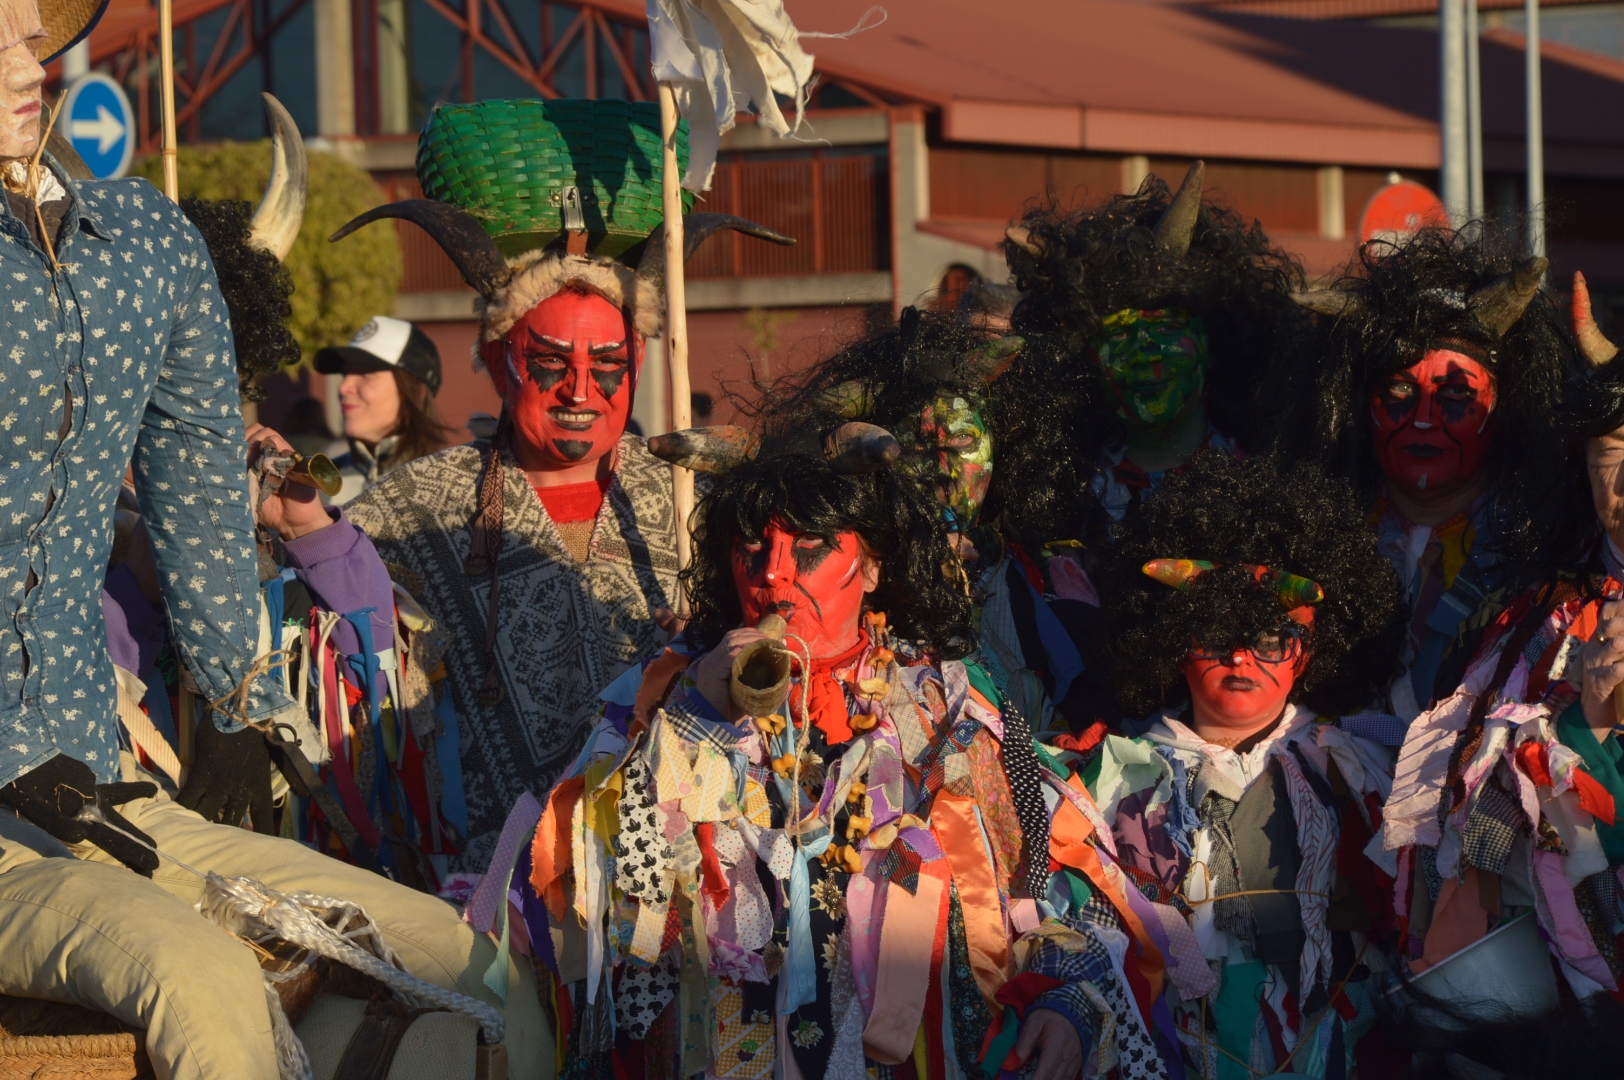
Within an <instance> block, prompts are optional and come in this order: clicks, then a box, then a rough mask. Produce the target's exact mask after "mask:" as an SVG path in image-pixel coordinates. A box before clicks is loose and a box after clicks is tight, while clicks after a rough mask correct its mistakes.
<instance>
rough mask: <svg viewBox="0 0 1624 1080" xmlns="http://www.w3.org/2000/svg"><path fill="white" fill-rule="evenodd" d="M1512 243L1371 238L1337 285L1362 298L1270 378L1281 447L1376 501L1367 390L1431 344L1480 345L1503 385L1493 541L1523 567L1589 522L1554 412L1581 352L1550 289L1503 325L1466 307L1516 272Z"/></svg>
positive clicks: (1494, 467)
mask: <svg viewBox="0 0 1624 1080" xmlns="http://www.w3.org/2000/svg"><path fill="white" fill-rule="evenodd" d="M1516 253H1517V249H1516V240H1515V238H1513V237H1510V236H1508V235H1503V234H1501V233H1499V232H1496V231H1492V230H1486V229H1476V228H1474V229H1473V230H1471V231H1467V232H1452V231H1449V230H1445V229H1440V228H1430V229H1424V230H1422V231H1421V232H1419V233H1417V234H1416V235H1415V236H1414V237H1413V238H1412V239H1410V240H1408V241H1406V242H1405V243H1403V244H1402V245H1401V246H1400V245H1394V244H1391V243H1385V242H1380V241H1373V242H1371V243H1368V244H1366V245H1364V247H1363V248H1361V249H1360V253H1359V259H1358V261H1357V263H1355V265H1354V266H1353V267H1352V269H1351V270H1350V272H1349V273H1348V274H1346V275H1344V276H1343V278H1342V279H1341V280H1340V281H1338V282H1337V283H1336V286H1335V288H1336V289H1337V290H1338V291H1339V292H1342V293H1345V294H1347V295H1348V296H1350V297H1351V298H1352V300H1353V302H1352V303H1350V304H1349V306H1348V307H1347V308H1345V309H1344V310H1343V312H1342V313H1341V314H1339V315H1334V316H1333V315H1325V316H1321V317H1320V318H1319V321H1318V326H1317V328H1316V330H1315V332H1314V333H1313V334H1312V335H1309V336H1308V337H1306V338H1305V339H1304V340H1303V342H1302V347H1301V348H1300V349H1299V352H1298V354H1297V355H1296V356H1295V357H1292V358H1290V359H1289V360H1288V361H1287V366H1286V370H1283V371H1282V372H1281V373H1280V374H1279V376H1278V377H1277V378H1275V379H1273V380H1271V381H1270V385H1271V386H1272V388H1273V389H1274V390H1275V391H1277V392H1278V393H1279V394H1280V395H1281V399H1282V401H1284V402H1285V406H1284V410H1285V412H1286V413H1287V419H1286V422H1285V423H1284V425H1283V426H1282V434H1281V438H1280V440H1279V442H1278V443H1277V445H1278V447H1279V448H1280V449H1281V450H1283V451H1284V452H1286V453H1287V454H1289V455H1290V456H1292V457H1302V458H1307V459H1309V460H1313V461H1317V462H1318V463H1319V464H1321V465H1322V466H1323V467H1324V468H1326V469H1327V470H1328V471H1330V472H1333V473H1335V474H1337V475H1339V476H1344V477H1347V478H1348V479H1350V480H1352V481H1353V483H1354V484H1355V485H1356V486H1357V487H1358V488H1359V490H1360V491H1361V492H1362V493H1363V495H1364V496H1365V499H1366V502H1367V505H1368V503H1369V502H1371V501H1373V500H1374V498H1375V496H1376V494H1377V492H1378V491H1379V489H1380V484H1381V471H1380V468H1379V466H1378V465H1377V461H1376V454H1375V450H1374V447H1373V444H1372V440H1371V426H1370V420H1369V416H1370V401H1371V395H1372V394H1373V393H1375V392H1376V390H1377V389H1378V387H1379V386H1380V384H1381V383H1383V382H1385V381H1386V379H1387V378H1388V377H1389V376H1390V375H1392V374H1393V373H1394V372H1397V371H1400V370H1402V369H1404V368H1405V367H1408V366H1409V365H1411V364H1413V363H1415V362H1416V361H1417V360H1419V359H1420V358H1421V356H1422V355H1423V354H1424V353H1425V352H1426V351H1427V350H1428V349H1430V348H1434V347H1436V346H1439V345H1454V346H1455V347H1457V348H1462V349H1464V351H1467V352H1468V353H1470V354H1472V355H1474V356H1478V357H1481V358H1482V363H1483V365H1484V367H1486V368H1487V369H1488V370H1489V372H1490V373H1491V374H1492V375H1493V376H1494V379H1495V386H1496V393H1495V407H1494V412H1493V415H1492V421H1491V422H1492V425H1493V426H1492V428H1491V431H1492V432H1493V439H1492V441H1491V443H1490V449H1489V456H1488V460H1487V461H1486V462H1485V464H1484V468H1485V469H1487V470H1488V478H1489V482H1488V495H1489V500H1490V502H1489V515H1490V517H1489V521H1490V528H1489V529H1488V530H1487V535H1486V536H1485V537H1484V542H1485V543H1487V544H1489V545H1492V546H1491V550H1493V551H1494V552H1495V553H1496V555H1497V556H1498V557H1499V558H1500V559H1501V560H1502V562H1503V563H1505V564H1506V566H1507V567H1508V568H1509V569H1511V570H1512V571H1514V572H1515V571H1527V570H1539V569H1541V568H1543V567H1544V566H1547V565H1549V564H1550V563H1551V562H1553V561H1557V560H1561V559H1564V558H1568V557H1571V556H1572V554H1573V552H1574V550H1575V548H1576V546H1578V545H1580V544H1581V543H1582V541H1583V539H1584V538H1586V537H1588V536H1589V535H1590V534H1591V531H1592V520H1593V517H1592V515H1591V514H1590V512H1589V501H1590V500H1589V494H1588V491H1587V490H1586V488H1585V486H1584V470H1583V467H1582V465H1581V463H1580V461H1579V460H1578V458H1577V456H1576V454H1575V450H1574V447H1573V445H1572V441H1571V439H1569V438H1567V437H1566V435H1565V433H1564V431H1563V430H1562V428H1561V423H1560V418H1559V415H1558V414H1559V409H1560V403H1561V396H1562V389H1563V382H1564V379H1565V378H1567V377H1568V376H1569V373H1570V372H1571V371H1573V370H1574V368H1575V366H1576V365H1577V364H1580V363H1582V361H1580V360H1579V359H1578V356H1577V350H1576V349H1575V346H1574V343H1573V336H1572V332H1571V330H1570V329H1569V327H1568V326H1567V325H1566V322H1565V319H1564V317H1563V315H1562V314H1561V313H1560V312H1559V310H1558V308H1557V305H1556V302H1555V300H1554V298H1553V297H1552V296H1551V295H1550V294H1549V293H1547V292H1546V291H1544V290H1541V291H1540V292H1539V293H1538V294H1537V295H1535V296H1534V298H1533V300H1532V301H1531V302H1530V303H1529V304H1528V307H1527V308H1526V309H1525V311H1524V312H1523V315H1522V317H1521V318H1520V319H1518V320H1517V321H1516V323H1515V324H1513V325H1512V327H1511V328H1510V329H1509V330H1507V331H1506V332H1505V333H1504V335H1502V336H1496V335H1495V334H1494V333H1492V332H1491V330H1490V329H1487V328H1485V327H1484V326H1483V325H1481V324H1480V323H1479V321H1478V318H1477V316H1476V314H1474V312H1473V310H1472V308H1471V298H1472V295H1473V293H1474V292H1476V291H1477V290H1479V289H1482V288H1484V287H1486V286H1488V285H1490V284H1492V283H1493V282H1495V281H1496V280H1497V279H1500V278H1502V277H1504V276H1506V275H1508V274H1510V273H1511V272H1512V271H1513V270H1514V268H1515V267H1516V265H1517V262H1516Z"/></svg>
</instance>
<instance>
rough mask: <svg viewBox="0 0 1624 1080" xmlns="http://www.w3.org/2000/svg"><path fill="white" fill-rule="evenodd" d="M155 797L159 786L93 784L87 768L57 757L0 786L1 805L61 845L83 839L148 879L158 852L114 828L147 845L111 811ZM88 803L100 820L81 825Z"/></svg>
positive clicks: (144, 837) (144, 836) (143, 835)
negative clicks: (92, 804)
mask: <svg viewBox="0 0 1624 1080" xmlns="http://www.w3.org/2000/svg"><path fill="white" fill-rule="evenodd" d="M156 794H158V785H156V784H151V783H145V782H141V783H130V784H98V783H96V774H95V773H93V772H91V771H90V766H89V765H86V764H85V763H84V762H82V761H78V760H76V759H74V758H70V757H68V756H67V755H66V754H58V755H56V757H54V758H52V759H51V760H49V761H47V762H46V763H45V764H43V765H40V766H38V767H36V768H34V769H32V770H30V771H29V772H25V773H23V774H22V775H21V776H19V777H18V778H17V779H15V780H13V781H12V782H11V783H9V784H7V785H6V786H5V787H3V788H0V802H3V803H5V804H6V805H7V806H9V807H11V808H12V809H13V810H15V811H17V812H18V813H19V814H21V815H22V816H23V817H25V818H27V819H28V820H29V821H32V822H33V823H34V824H35V825H38V826H39V827H40V828H42V829H44V830H45V831H46V832H48V833H50V834H51V835H52V836H54V837H56V838H57V839H58V840H60V841H62V842H63V843H64V844H82V843H84V842H85V841H87V840H88V841H89V842H90V843H92V844H95V845H96V846H97V847H99V848H101V849H102V850H103V851H105V852H107V854H109V855H111V856H112V857H113V858H115V859H117V860H118V861H119V862H121V863H123V864H124V865H125V866H128V867H129V868H130V869H131V870H134V871H135V872H136V873H138V874H140V875H142V876H143V877H151V876H152V872H153V871H154V870H156V869H158V855H157V853H156V852H154V851H152V850H150V849H148V848H145V847H142V846H141V844H139V843H137V842H136V841H135V840H132V839H131V838H130V837H129V836H125V835H123V833H120V832H119V831H118V830H119V829H122V830H124V832H126V833H130V834H132V835H133V836H137V837H139V838H140V839H141V840H144V841H146V842H147V843H148V844H150V843H152V837H150V836H148V835H147V834H146V833H144V832H142V831H141V830H140V829H137V828H136V827H135V826H134V825H131V824H130V823H129V822H128V821H127V820H125V818H124V815H122V814H120V813H119V812H118V811H117V810H115V809H114V807H117V806H123V805H124V804H125V803H127V802H131V801H132V800H135V799H150V798H152V797H153V796H154V795H156ZM89 803H94V804H95V805H96V806H97V807H98V808H99V809H100V810H101V816H102V818H103V821H85V820H82V819H81V818H80V817H79V812H80V811H81V810H83V809H84V808H85V806H86V805H87V804H89Z"/></svg>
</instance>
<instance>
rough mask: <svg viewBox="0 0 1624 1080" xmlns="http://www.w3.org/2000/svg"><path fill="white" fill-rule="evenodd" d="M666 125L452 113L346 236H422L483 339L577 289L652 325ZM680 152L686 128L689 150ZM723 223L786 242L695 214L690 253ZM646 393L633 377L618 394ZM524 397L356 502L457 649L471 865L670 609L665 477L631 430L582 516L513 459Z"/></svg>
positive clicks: (572, 750)
mask: <svg viewBox="0 0 1624 1080" xmlns="http://www.w3.org/2000/svg"><path fill="white" fill-rule="evenodd" d="M659 130H660V126H659V117H658V109H657V108H656V107H655V106H653V105H646V104H644V105H637V104H632V103H630V102H617V101H596V102H594V101H551V102H542V101H487V102H481V103H478V104H475V105H466V106H441V107H439V108H438V109H437V110H436V111H435V113H434V115H433V117H431V118H430V121H429V123H428V125H427V127H426V128H425V130H424V134H423V137H422V140H421V142H420V144H419V152H418V175H419V179H420V180H421V181H422V184H423V189H424V191H425V192H427V193H428V194H429V195H430V196H431V198H428V199H417V200H409V201H407V202H402V203H394V204H390V205H388V206H383V207H379V208H378V209H376V210H373V211H370V212H368V213H367V214H363V215H362V216H361V217H359V218H357V219H356V220H355V221H353V222H351V223H350V224H349V225H348V226H346V227H345V228H344V229H343V230H340V232H339V233H338V234H336V236H335V239H338V238H341V237H343V236H344V235H347V234H348V233H349V232H350V231H353V230H354V229H356V228H359V227H361V226H362V225H365V224H367V223H369V222H372V221H376V220H379V219H381V218H385V217H399V218H404V219H406V220H410V221H413V222H415V223H416V224H418V225H420V226H421V227H423V228H424V229H425V230H426V231H427V232H428V233H429V234H430V235H431V236H432V237H434V238H435V240H436V241H437V242H438V243H439V244H440V245H441V247H442V248H444V249H445V251H446V253H447V254H448V255H449V256H450V257H451V258H452V260H453V262H455V263H456V264H457V266H458V268H459V269H460V270H461V272H462V274H463V277H464V278H465V279H466V280H467V281H468V283H469V284H470V285H472V286H473V287H474V288H475V289H476V290H477V291H478V292H479V294H480V300H479V303H478V309H479V318H480V341H481V344H482V346H483V345H485V344H489V343H493V342H501V341H504V340H505V339H506V336H507V335H508V334H509V333H510V331H512V332H515V333H517V332H518V331H517V330H516V329H515V328H516V327H518V326H519V325H520V324H521V323H522V321H523V319H524V317H525V316H526V315H527V313H529V312H531V311H533V310H535V309H536V308H537V307H538V306H539V305H541V304H543V303H544V302H545V301H547V300H548V299H549V298H551V297H554V296H556V295H558V294H559V293H560V292H561V291H564V290H572V289H573V290H584V291H587V292H589V293H591V294H593V295H595V296H598V297H602V298H603V299H605V300H607V301H609V302H610V303H611V304H612V305H614V307H615V308H617V309H619V310H620V311H621V312H622V313H623V315H624V319H625V323H626V326H627V327H628V330H629V333H630V334H633V335H635V336H637V338H638V339H639V340H640V339H642V338H647V337H651V336H657V335H658V334H659V332H660V327H661V323H662V298H661V283H662V281H663V276H664V259H665V250H664V243H663V232H662V231H661V230H660V229H659V224H660V196H659V184H660V170H661V165H660V161H661V157H660V136H659ZM686 151H687V147H686V129H683V134H682V137H681V138H679V154H680V155H681V158H682V159H684V160H685V159H686ZM521 168H522V169H527V170H528V171H527V172H525V173H524V175H523V177H522V184H521V187H522V190H519V191H517V192H515V188H514V183H515V181H514V180H513V176H514V172H513V170H515V169H521ZM686 197H687V198H688V199H689V200H690V201H691V199H692V196H691V195H688V196H686ZM723 228H732V229H738V230H740V231H744V232H747V233H749V234H751V235H755V236H761V237H765V238H768V239H771V240H774V241H775V242H780V243H789V242H791V241H790V240H788V238H786V237H781V236H778V235H777V234H774V233H770V232H768V231H767V230H764V229H761V228H760V227H759V226H754V225H751V224H750V223H748V222H744V221H742V220H740V219H738V218H731V217H726V216H724V215H716V214H690V215H687V216H686V218H685V230H686V231H685V238H686V250H687V252H689V253H691V252H692V251H693V250H694V249H696V248H697V247H698V245H699V244H700V243H702V242H703V241H704V239H705V238H706V237H707V236H709V235H710V234H711V233H713V232H715V231H716V230H718V229H723ZM504 363H507V364H511V363H512V361H511V360H506V361H504ZM509 374H510V378H511V381H512V382H514V383H518V382H520V381H521V380H522V379H523V378H524V377H525V376H524V375H523V374H522V373H521V372H520V371H519V370H518V368H516V367H515V368H514V369H513V370H512V371H511V373H509ZM635 384H636V378H635V372H634V373H633V377H632V383H631V387H630V390H629V391H627V390H622V391H620V392H621V393H622V394H626V393H628V392H635ZM512 409H513V405H512V404H511V402H510V403H508V404H507V405H506V406H505V407H504V413H503V417H502V420H501V421H500V422H499V423H498V425H497V427H496V431H495V434H494V436H493V437H491V438H489V439H481V440H479V441H476V442H475V443H474V444H472V445H470V446H461V447H454V448H451V449H448V450H445V451H442V452H441V453H438V454H435V455H432V456H430V457H427V458H421V459H419V460H417V461H415V462H412V463H411V464H410V465H408V466H405V467H403V468H400V469H397V470H395V471H394V472H391V473H390V474H389V475H388V476H386V477H384V478H383V479H382V480H381V481H380V482H379V483H377V484H375V485H374V486H373V487H371V488H369V489H368V490H367V491H366V492H365V493H363V494H362V495H360V496H359V497H357V498H356V499H355V500H354V501H352V502H350V503H348V504H347V505H346V507H345V510H346V513H347V514H348V515H349V517H350V519H351V520H352V521H354V522H355V523H356V524H357V525H358V526H360V527H361V528H362V529H363V530H364V531H365V532H366V533H367V535H368V536H370V537H371V539H372V541H373V543H374V544H375V545H376V546H377V548H378V551H379V554H381V555H382V557H383V559H384V561H385V562H386V563H387V564H389V565H390V567H391V568H392V569H393V570H394V571H396V572H397V575H398V576H397V579H403V583H405V584H407V586H408V588H409V589H410V590H411V591H412V592H413V594H414V595H416V596H417V597H418V599H419V600H420V601H421V602H422V604H423V606H424V609H425V610H426V612H427V614H428V615H429V617H430V618H432V619H433V621H434V622H435V624H436V625H437V626H438V627H439V629H440V631H441V632H442V633H444V634H445V635H446V637H447V639H448V640H449V641H450V642H452V643H454V644H455V647H453V648H450V649H448V650H447V651H446V653H445V654H444V659H443V662H444V666H445V672H446V676H447V680H446V681H447V684H448V686H449V688H450V697H449V698H448V699H445V698H442V699H441V706H439V707H443V708H445V709H446V710H448V712H447V715H448V716H449V715H450V712H454V713H455V722H456V729H457V732H458V738H459V740H460V755H461V767H462V778H463V791H464V794H465V797H466V806H467V831H468V835H467V842H466V845H465V846H464V847H463V848H462V850H461V851H460V853H459V854H458V855H457V856H455V857H453V859H452V860H451V862H452V865H453V867H454V868H457V869H478V868H481V867H483V866H484V865H485V864H486V863H487V862H488V861H489V860H490V859H491V857H492V855H493V853H494V850H495V844H496V841H497V837H498V832H499V830H500V829H501V826H502V822H503V820H504V817H505V815H506V813H507V810H508V808H509V807H511V806H512V805H513V803H514V801H515V800H516V799H518V798H519V796H520V795H521V794H522V793H524V792H526V791H532V790H533V791H545V790H546V789H547V787H548V786H549V785H550V784H551V783H552V781H553V780H554V779H555V778H556V777H557V776H558V775H559V774H560V772H562V771H563V770H564V769H565V768H566V767H567V766H568V764H569V763H570V761H571V760H573V758H574V757H575V755H576V754H577V752H578V751H579V750H580V748H581V745H582V741H583V740H584V739H585V738H586V735H587V733H588V732H589V731H590V729H591V725H592V720H593V715H594V712H595V708H596V705H595V699H594V696H593V695H594V694H595V693H596V692H597V690H598V689H600V688H601V687H603V686H605V685H607V684H608V682H609V681H610V680H612V679H613V678H615V677H616V676H617V675H619V674H620V673H621V672H622V671H624V670H626V669H627V668H628V667H630V666H631V665H633V664H635V663H636V661H637V660H638V659H639V658H641V657H643V656H646V655H648V654H649V653H651V652H652V651H654V650H655V649H656V648H657V647H658V646H659V644H660V643H661V642H662V641H663V640H664V639H665V637H666V634H665V632H664V631H662V630H660V629H659V628H658V626H657V625H656V624H655V622H654V613H655V612H656V611H657V610H659V609H661V608H665V609H672V610H674V609H676V608H677V607H678V603H677V586H676V572H677V557H676V522H675V514H674V511H673V508H672V502H671V499H672V494H671V477H670V470H669V469H668V468H666V467H664V466H663V465H661V464H660V463H659V462H657V461H655V459H653V458H652V457H650V456H649V454H648V452H647V450H646V449H645V448H644V445H643V441H642V440H641V439H639V438H636V437H635V436H630V435H625V436H623V437H622V436H620V435H619V433H617V435H616V437H617V438H618V445H616V446H615V447H614V448H613V449H612V450H610V451H609V453H610V454H611V455H612V456H611V460H610V467H609V473H610V475H609V477H608V479H607V483H606V484H600V485H598V486H597V487H595V488H592V490H589V491H587V492H585V494H586V496H587V499H586V500H585V502H584V509H583V507H582V505H578V504H580V503H581V500H579V499H568V498H559V497H558V496H557V492H558V491H560V490H562V489H546V488H539V489H538V488H533V487H532V486H531V484H530V483H529V481H528V480H527V478H526V475H525V472H524V470H523V468H521V467H520V465H519V461H518V459H517V458H516V457H515V456H514V452H513V439H514V438H515V437H516V436H515V435H514V423H515V421H514V419H513V417H512V415H511V413H512ZM586 486H588V487H590V485H586ZM550 498H552V499H556V500H557V501H553V502H549V501H548V500H549V499H550Z"/></svg>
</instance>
